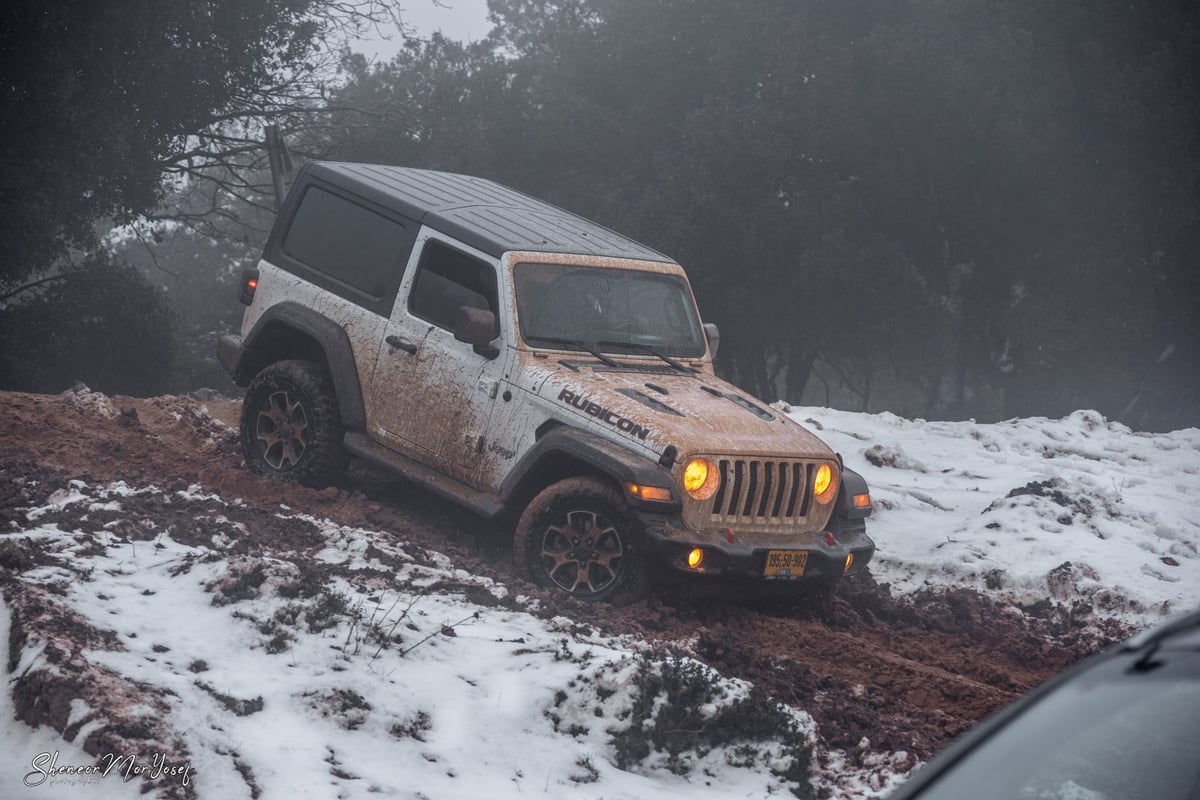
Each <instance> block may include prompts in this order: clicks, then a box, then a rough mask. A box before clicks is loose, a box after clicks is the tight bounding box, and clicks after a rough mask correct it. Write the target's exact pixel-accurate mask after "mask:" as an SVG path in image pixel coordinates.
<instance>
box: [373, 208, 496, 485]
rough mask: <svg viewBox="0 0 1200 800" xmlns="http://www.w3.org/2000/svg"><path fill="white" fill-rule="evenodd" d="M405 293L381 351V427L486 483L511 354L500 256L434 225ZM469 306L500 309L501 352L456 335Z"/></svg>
mask: <svg viewBox="0 0 1200 800" xmlns="http://www.w3.org/2000/svg"><path fill="white" fill-rule="evenodd" d="M414 263H415V269H414V268H413V264H414ZM400 297H401V298H402V301H401V302H398V303H396V306H395V308H394V309H393V311H392V316H391V319H389V320H388V324H387V328H386V331H385V334H384V341H383V343H382V346H381V347H380V349H379V356H378V358H377V360H376V365H375V373H374V377H373V379H372V392H371V394H372V399H373V402H374V405H375V409H374V411H375V413H374V414H373V415H372V430H373V432H374V433H375V434H376V436H377V437H378V438H379V439H380V440H381V441H382V442H383V443H384V444H386V445H388V446H389V447H391V448H393V449H396V450H398V451H400V452H402V453H404V454H405V455H407V456H409V457H411V458H413V459H415V460H417V461H419V462H421V463H423V464H427V465H429V466H431V467H433V468H435V469H437V470H439V471H442V472H445V473H447V474H449V475H451V476H452V477H454V478H456V479H458V480H460V481H462V482H464V483H466V484H468V485H471V486H475V487H479V486H480V483H481V482H480V476H479V474H478V473H479V464H480V462H481V461H482V458H481V451H482V447H483V443H484V442H485V441H486V438H485V435H486V431H487V427H488V422H489V420H490V418H491V414H492V409H493V407H494V406H495V403H496V396H497V394H498V390H499V386H500V382H501V380H502V378H503V376H504V362H505V360H506V358H507V357H508V356H509V354H510V351H509V349H508V348H507V347H505V343H504V337H503V335H502V332H501V329H502V325H501V322H500V303H499V270H498V268H497V265H496V263H495V262H494V261H493V260H492V259H489V258H488V257H487V256H485V255H483V254H482V253H478V252H477V251H474V250H472V249H471V248H468V247H465V246H463V245H461V244H458V243H454V242H452V241H450V240H447V239H442V238H441V237H440V236H438V235H437V234H435V233H433V232H431V231H428V230H426V231H423V232H422V235H421V236H419V237H418V239H417V245H416V247H414V250H413V256H412V260H410V264H409V269H408V270H406V274H405V277H404V281H403V282H402V283H401V285H400ZM461 306H467V307H469V308H478V309H484V310H488V311H491V312H492V313H493V314H495V315H496V320H497V321H496V329H495V334H496V338H494V339H493V340H492V344H493V345H494V346H495V347H496V349H497V350H498V351H499V355H497V356H496V357H494V358H489V357H488V356H487V355H480V354H479V353H476V352H475V350H474V348H472V346H471V345H469V344H466V343H464V342H460V341H457V340H456V339H455V338H454V324H455V319H456V317H457V315H458V310H459V308H460V307H461Z"/></svg>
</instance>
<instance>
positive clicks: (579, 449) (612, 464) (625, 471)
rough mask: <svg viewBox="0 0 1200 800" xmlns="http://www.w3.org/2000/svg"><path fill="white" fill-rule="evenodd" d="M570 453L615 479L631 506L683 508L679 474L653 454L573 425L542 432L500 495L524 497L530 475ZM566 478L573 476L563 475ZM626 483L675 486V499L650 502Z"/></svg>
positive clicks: (663, 509)
mask: <svg viewBox="0 0 1200 800" xmlns="http://www.w3.org/2000/svg"><path fill="white" fill-rule="evenodd" d="M564 456H565V457H566V458H568V459H570V460H572V461H576V462H580V463H582V464H585V465H587V466H588V467H589V468H591V469H592V470H595V471H598V472H600V473H602V474H603V475H605V476H607V477H609V478H611V479H612V480H615V481H616V482H617V484H618V486H619V487H620V489H621V492H622V494H623V495H625V499H626V500H627V501H628V502H629V504H630V506H631V507H633V508H636V509H644V510H647V511H658V512H666V513H671V512H678V511H679V510H681V509H682V507H683V506H682V504H681V503H680V501H679V493H678V490H677V487H676V485H675V483H676V482H675V478H674V477H673V476H672V475H671V473H670V471H668V470H667V469H665V468H664V467H662V466H660V465H659V464H658V463H656V462H654V461H651V460H650V458H649V457H647V456H644V455H641V454H640V453H637V452H634V451H632V450H629V449H628V448H625V447H622V446H621V445H619V444H617V443H616V442H612V441H609V440H608V439H606V438H604V437H603V436H600V435H599V434H596V433H593V432H591V431H588V430H585V429H583V428H577V427H574V426H572V425H562V424H560V425H556V426H555V427H553V428H551V429H550V430H549V431H546V432H545V433H544V434H542V436H540V437H539V438H538V440H537V442H536V443H535V444H534V445H533V447H531V448H530V449H529V450H528V451H527V452H526V453H525V455H523V456H522V457H521V460H520V461H518V462H517V464H516V465H515V466H514V467H513V468H512V470H511V471H510V472H509V474H508V476H507V477H505V479H504V481H503V483H501V484H500V492H499V494H500V497H501V498H503V500H504V502H505V503H512V502H514V501H516V500H520V499H521V494H522V490H523V489H526V488H527V487H528V485H529V484H528V481H529V480H530V479H536V477H537V473H538V467H539V466H542V465H544V464H546V463H547V461H552V460H555V459H558V458H562V457H564ZM560 477H562V478H567V477H571V476H569V475H561V476H560ZM626 483H636V484H639V485H647V486H663V487H666V488H669V489H670V490H671V497H672V502H671V503H661V502H656V503H648V502H645V501H642V500H639V499H638V498H635V497H630V496H629V494H628V493H627V492H625V490H624V487H625V484H626Z"/></svg>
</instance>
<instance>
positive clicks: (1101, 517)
mask: <svg viewBox="0 0 1200 800" xmlns="http://www.w3.org/2000/svg"><path fill="white" fill-rule="evenodd" d="M790 415H791V416H792V417H793V418H794V419H796V420H797V421H799V422H801V423H803V424H806V425H809V426H810V427H812V428H814V429H815V430H816V432H817V433H818V435H820V436H821V437H822V438H823V439H824V440H825V441H826V442H827V443H828V444H829V445H830V446H831V447H833V448H834V449H835V450H837V451H838V452H840V453H841V454H842V456H843V457H844V459H845V461H846V464H847V466H849V467H851V468H852V469H854V470H856V471H858V472H859V473H861V474H862V475H863V477H865V478H866V479H867V483H868V484H869V485H870V487H871V497H872V499H873V501H874V504H875V512H874V515H873V516H872V518H871V520H870V523H869V530H870V533H871V536H872V537H873V538H874V539H875V542H876V544H877V545H878V548H879V550H878V553H877V555H876V557H875V561H874V562H872V571H873V572H874V573H875V574H876V576H877V577H878V578H879V579H880V580H883V581H888V582H890V583H891V584H892V586H893V587H894V588H895V589H897V590H899V591H902V592H907V591H912V590H915V589H920V588H922V587H924V586H929V585H939V584H952V585H961V586H967V587H970V588H974V589H978V590H980V591H983V592H987V593H991V594H997V595H1006V596H1009V597H1013V598H1017V599H1021V600H1025V601H1035V600H1037V599H1040V598H1045V597H1050V598H1053V599H1054V600H1056V601H1058V602H1064V603H1067V604H1070V603H1073V602H1085V603H1088V604H1090V605H1092V606H1093V607H1094V608H1095V609H1096V611H1098V612H1101V613H1105V614H1108V615H1112V616H1117V617H1120V618H1122V619H1124V620H1126V621H1129V622H1132V623H1133V624H1135V625H1137V626H1139V627H1144V626H1146V625H1149V624H1152V623H1154V622H1156V621H1158V620H1159V619H1161V618H1162V617H1163V616H1164V615H1171V614H1174V613H1178V612H1182V611H1187V610H1190V609H1192V608H1195V607H1197V606H1200V430H1198V429H1196V428H1188V429H1186V430H1181V431H1174V432H1171V433H1163V434H1151V433H1139V432H1133V431H1130V430H1129V428H1127V427H1125V426H1124V425H1121V424H1120V423H1115V422H1108V421H1106V420H1105V419H1104V418H1103V417H1102V416H1100V415H1099V414H1098V413H1096V412H1095V411H1077V412H1075V413H1074V414H1071V415H1070V416H1068V417H1066V418H1064V419H1059V420H1051V419H1045V418H1038V417H1035V418H1030V419H1015V420H1009V421H1007V422H1000V423H996V424H989V425H981V424H976V423H973V422H926V421H924V420H907V419H902V418H900V417H897V416H895V415H893V414H887V413H884V414H855V413H851V412H845V411H834V410H831V409H825V408H795V409H791V410H790ZM814 422H815V423H816V424H815V425H814V424H813V423H814ZM1064 565H1066V566H1064Z"/></svg>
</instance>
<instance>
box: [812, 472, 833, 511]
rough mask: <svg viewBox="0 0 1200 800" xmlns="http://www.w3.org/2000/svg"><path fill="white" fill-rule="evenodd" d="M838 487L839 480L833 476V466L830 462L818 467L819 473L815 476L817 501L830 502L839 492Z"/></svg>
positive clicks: (814, 490) (814, 486)
mask: <svg viewBox="0 0 1200 800" xmlns="http://www.w3.org/2000/svg"><path fill="white" fill-rule="evenodd" d="M836 489H837V481H835V480H834V477H833V468H832V467H830V466H829V465H828V464H822V465H821V466H819V467H817V474H816V476H815V477H814V478H813V494H815V495H816V496H817V502H818V503H821V504H824V503H828V502H829V501H830V500H832V499H833V496H834V495H835V494H837V491H836Z"/></svg>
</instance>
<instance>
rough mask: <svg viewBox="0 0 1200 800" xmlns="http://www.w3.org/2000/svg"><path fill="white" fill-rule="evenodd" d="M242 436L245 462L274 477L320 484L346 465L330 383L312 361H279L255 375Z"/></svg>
mask: <svg viewBox="0 0 1200 800" xmlns="http://www.w3.org/2000/svg"><path fill="white" fill-rule="evenodd" d="M241 438H242V452H243V454H244V455H245V457H246V465H247V466H248V467H250V469H251V470H253V471H254V472H257V473H258V474H260V475H269V476H271V477H273V478H276V479H277V480H281V481H296V482H298V483H303V484H304V485H306V486H324V485H326V484H328V483H329V482H330V481H331V480H333V479H334V478H335V477H337V476H338V475H339V474H340V473H341V472H342V470H343V469H344V468H345V465H346V454H345V451H344V450H343V449H342V422H341V414H340V413H339V411H338V406H337V397H336V396H335V394H334V391H333V384H332V382H331V381H330V379H329V375H328V374H327V373H326V371H325V370H324V369H323V368H322V367H321V366H320V365H319V364H316V363H314V362H312V361H297V360H289V361H277V362H275V363H274V364H270V365H268V366H267V367H265V368H264V369H263V370H262V372H260V373H258V375H256V376H255V378H254V380H253V381H251V382H250V386H249V388H248V389H247V390H246V399H245V400H243V401H242V419H241Z"/></svg>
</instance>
